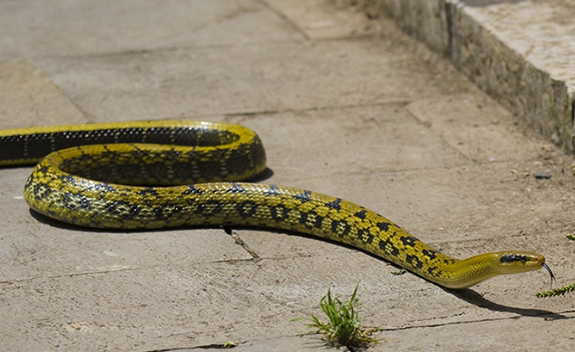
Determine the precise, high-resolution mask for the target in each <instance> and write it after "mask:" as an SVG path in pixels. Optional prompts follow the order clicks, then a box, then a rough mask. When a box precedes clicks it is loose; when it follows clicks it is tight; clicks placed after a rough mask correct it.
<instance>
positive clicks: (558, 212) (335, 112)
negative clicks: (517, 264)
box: [0, 0, 575, 351]
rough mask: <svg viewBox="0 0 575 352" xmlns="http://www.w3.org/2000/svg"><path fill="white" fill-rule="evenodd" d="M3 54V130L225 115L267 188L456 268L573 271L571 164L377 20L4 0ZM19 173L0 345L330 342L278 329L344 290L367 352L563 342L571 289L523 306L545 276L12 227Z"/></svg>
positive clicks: (342, 11) (325, 4) (310, 7)
mask: <svg viewBox="0 0 575 352" xmlns="http://www.w3.org/2000/svg"><path fill="white" fill-rule="evenodd" d="M0 48H1V50H0V126H1V127H2V128H11V127H25V126H39V125H45V124H67V123H79V122H103V121H125V120H138V119H173V118H187V119H198V120H210V121H227V122H234V123H240V124H243V125H246V126H247V127H250V128H252V129H254V130H256V131H257V132H258V133H259V135H260V136H261V138H262V140H263V142H264V145H265V146H266V149H267V153H268V166H269V167H270V168H271V169H272V170H273V176H272V177H271V178H270V179H268V180H266V182H273V183H277V184H285V185H290V186H296V187H302V188H306V189H311V190H315V191H319V192H322V193H327V194H331V195H336V196H339V197H342V198H345V199H348V200H350V201H354V202H356V203H359V204H361V205H364V206H366V207H368V208H370V209H373V210H376V211H377V212H379V213H381V214H384V215H385V216H387V217H389V218H390V219H392V220H393V221H395V222H397V223H398V224H399V225H401V226H402V227H404V228H406V229H407V230H408V231H410V232H412V233H413V234H414V235H415V236H417V237H419V238H421V239H422V240H424V241H426V242H428V243H430V244H431V245H433V246H435V247H437V248H438V249H440V250H441V251H444V252H446V253H448V254H450V255H453V256H455V257H461V258H463V257H467V256H471V255H474V254H479V253H482V252H486V251H493V250H501V249H506V248H522V249H526V250H533V251H537V252H540V253H542V254H544V255H545V256H546V257H547V260H548V263H549V264H550V265H551V266H552V268H553V270H554V271H555V274H556V276H557V278H558V283H557V285H562V284H567V283H570V282H573V281H574V277H575V275H574V274H573V270H572V265H571V262H572V258H573V255H574V249H575V246H574V245H573V244H570V243H568V242H567V241H566V240H565V239H564V238H563V236H562V235H563V233H567V232H572V231H574V228H575V225H573V210H572V209H573V206H574V204H575V187H574V186H573V168H572V157H571V156H570V155H567V154H564V152H563V151H562V150H561V149H558V148H556V147H555V146H554V145H553V144H552V142H551V141H550V140H549V139H545V138H543V137H541V136H540V135H539V134H538V133H537V132H535V131H534V130H533V129H531V128H530V127H529V126H527V125H526V124H525V123H524V122H522V119H521V118H520V116H519V118H518V116H514V112H511V111H509V110H507V108H509V107H507V108H506V107H504V106H502V105H500V104H499V103H498V102H497V101H496V100H494V99H493V98H491V97H489V96H488V95H487V94H486V93H484V92H483V91H482V90H480V89H479V88H477V87H476V86H475V85H474V84H473V83H472V82H471V81H470V80H469V79H468V78H466V76H464V75H463V74H462V73H460V72H459V71H457V70H456V69H455V68H454V67H453V66H452V64H451V63H450V62H449V61H448V60H446V59H444V58H443V56H442V55H438V54H436V53H434V52H433V51H430V50H429V49H427V47H426V46H425V45H424V44H422V43H420V42H417V41H415V40H414V39H411V38H410V37H409V36H407V35H406V34H404V33H403V32H401V30H399V29H398V28H397V27H396V25H395V23H393V22H391V21H390V20H388V19H385V18H376V19H371V20H370V19H368V18H367V17H366V16H365V13H364V10H363V9H360V8H354V7H348V6H344V5H343V4H337V3H334V2H331V1H324V0H306V1H304V0H297V1H294V0H266V1H263V0H262V1H256V0H235V1H231V0H216V1H214V0H212V1H200V0H189V1H171V0H170V1H162V2H157V1H152V0H139V1H133V0H132V1H130V0H122V1H99V2H91V1H82V0H70V1H54V2H45V1H38V0H19V1H10V0H7V1H0ZM30 172H31V168H30V167H23V168H9V169H1V170H0V179H1V180H2V182H1V183H0V204H1V205H2V209H4V211H3V212H2V214H0V223H1V224H2V228H1V229H0V322H2V323H1V325H0V341H1V343H2V350H5V351H23V350H29V351H60V350H62V351H172V350H174V351H182V350H192V349H197V348H203V349H207V350H210V349H214V350H215V349H217V346H222V345H223V344H224V342H226V341H233V342H234V343H237V344H238V347H236V348H235V350H237V351H305V350H328V349H329V348H328V347H326V346H324V344H323V342H322V340H321V339H320V337H318V336H313V335H312V336H308V337H305V338H300V337H299V336H298V335H299V334H300V333H302V332H303V331H305V330H304V328H303V324H302V323H301V322H299V323H298V322H295V323H294V322H290V320H291V319H293V318H297V317H306V316H309V315H310V314H315V315H318V316H320V315H321V312H320V310H319V307H318V303H319V300H320V298H321V297H322V296H323V295H324V294H325V292H326V291H327V287H328V285H329V284H332V287H333V289H332V290H333V291H334V292H335V293H337V294H339V295H342V296H344V297H345V296H347V295H349V294H351V292H352V291H353V288H354V287H355V285H356V284H357V283H358V282H359V283H360V285H359V290H358V295H359V298H360V300H361V301H362V302H363V303H364V307H363V310H362V316H363V318H364V324H366V325H370V326H381V327H383V329H384V331H382V332H380V333H378V334H377V335H376V337H378V338H382V339H384V340H383V341H382V343H381V344H378V345H374V346H372V348H371V349H372V350H374V351H378V350H381V351H383V350H394V351H403V350H409V351H417V350H429V349H433V350H438V349H441V350H444V351H462V350H465V351H471V350H482V351H500V350H506V351H514V350H517V351H524V350H540V351H546V350H559V349H561V348H563V349H567V350H568V349H569V348H572V347H573V346H575V342H573V336H574V328H573V324H572V321H571V319H572V318H573V316H574V312H575V310H574V303H573V299H571V297H570V296H569V297H566V298H558V299H545V300H542V299H537V298H535V296H534V293H535V292H537V291H541V290H547V289H548V288H549V278H548V276H547V274H546V273H545V272H543V271H539V272H533V273H528V274H523V275H517V276H509V277H501V278H496V279H492V280H490V281H487V282H485V283H482V284H479V285H477V286H475V287H473V288H472V289H470V290H465V291H462V292H453V291H446V290H443V289H441V288H439V287H437V286H434V285H432V284H430V283H428V282H426V281H424V280H422V279H420V278H418V277H416V276H414V275H411V274H406V275H402V276H394V275H392V274H391V273H392V272H394V271H396V270H397V268H395V267H393V266H391V265H389V264H387V263H386V262H383V261H381V260H379V259H377V258H373V257H371V256H368V255H366V254H364V253H361V252H359V251H356V250H353V249H350V248H345V247H341V246H337V245H334V244H332V243H327V242H322V241H318V240H314V239H311V238H304V237H299V236H293V235H286V234H281V233H272V232H265V231H246V230H241V231H240V230H238V231H234V236H229V235H227V234H226V233H225V232H224V231H223V230H220V229H212V230H188V229H181V230H174V231H159V232H158V231H156V232H138V233H118V232H111V233H110V232H103V231H86V230H84V229H79V228H73V227H68V226H63V225H59V224H56V223H54V222H51V221H47V220H46V219H43V218H39V217H34V216H32V215H31V213H30V211H29V209H28V206H27V205H26V203H25V202H24V200H23V198H22V191H21V190H22V186H23V184H24V182H25V180H26V178H27V176H28V174H29V173H30ZM535 172H547V173H549V174H551V175H552V178H551V179H548V180H538V179H535V178H534V177H533V174H534V173H535ZM343 350H345V349H343Z"/></svg>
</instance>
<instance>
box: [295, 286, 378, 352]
mask: <svg viewBox="0 0 575 352" xmlns="http://www.w3.org/2000/svg"><path fill="white" fill-rule="evenodd" d="M358 287H359V284H358V285H357V286H356V287H355V290H353V294H352V295H351V298H350V299H349V301H342V300H341V299H340V298H339V297H338V296H333V297H332V295H331V285H330V287H329V288H328V289H327V294H326V295H325V296H323V297H322V299H321V300H320V302H319V306H320V307H321V309H322V310H323V312H324V313H325V315H327V318H328V319H329V322H325V323H324V322H323V321H322V320H320V319H319V318H318V317H316V316H315V315H312V316H311V318H304V319H307V320H310V321H311V323H309V324H306V327H308V328H310V329H313V330H311V331H309V332H307V333H305V334H303V335H302V336H305V335H309V334H313V333H320V334H323V335H324V336H325V337H326V339H327V341H328V342H329V343H336V344H339V345H342V346H347V347H365V346H367V345H368V344H370V343H378V342H379V340H377V339H374V338H372V337H371V334H372V333H373V332H374V331H380V330H381V329H379V328H364V327H362V326H361V319H360V318H359V310H360V309H361V307H362V304H361V303H360V302H359V299H358V298H357V288H358ZM295 320H302V319H294V320H292V321H295Z"/></svg>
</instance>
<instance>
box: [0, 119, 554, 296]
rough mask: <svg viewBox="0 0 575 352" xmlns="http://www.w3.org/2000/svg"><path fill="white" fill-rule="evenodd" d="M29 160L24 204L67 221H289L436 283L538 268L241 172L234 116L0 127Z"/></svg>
mask: <svg viewBox="0 0 575 352" xmlns="http://www.w3.org/2000/svg"><path fill="white" fill-rule="evenodd" d="M48 153H50V154H49V155H47V156H46V154H48ZM31 163H38V164H37V165H36V167H35V169H34V171H33V173H32V175H31V176H30V177H29V179H28V181H27V182H26V185H25V189H24V196H25V199H26V201H27V202H28V204H29V205H30V207H31V208H32V209H34V210H35V211H37V212H39V213H41V214H44V215H46V216H49V217H51V218H53V219H57V220H60V221H63V222H66V223H70V224H74V225H79V226H86V227H93V228H105V229H127V230H129V229H156V228H166V227H181V226H227V227H234V226H238V227H240V226H241V227H257V228H267V229H277V230H285V231H291V232H295V233H301V234H307V235H311V236H317V237H320V238H324V239H328V240H331V241H335V242H340V243H344V244H346V245H350V246H353V247H356V248H358V249H361V250H364V251H366V252H369V253H372V254H374V255H376V256H378V257H381V258H383V259H385V260H387V261H390V262H392V263H395V264H397V265H399V266H401V267H403V268H405V269H407V270H409V271H411V272H413V273H415V274H417V275H419V276H421V277H423V278H425V279H427V280H429V281H431V282H434V283H436V284H438V285H441V286H444V287H447V288H465V287H469V286H472V285H475V284H477V283H479V282H481V281H483V280H486V279H488V278H490V277H493V276H495V275H501V274H510V273H519V272H526V271H531V270H537V269H540V268H541V267H545V268H547V269H548V267H547V266H546V265H545V258H544V257H543V256H542V255H539V254H536V253H532V252H525V251H503V252H495V253H487V254H480V255H477V256H474V257H471V258H468V259H465V260H458V259H454V258H451V257H449V256H447V255H445V254H442V253H440V252H438V251H437V250H435V249H433V248H431V247H430V246H428V245H427V244H425V243H423V242H422V241H420V240H418V239H417V238H415V237H414V236H412V235H411V234H409V233H408V232H407V231H405V230H404V229H402V228H400V227H399V226H397V225H396V224H394V223H393V222H391V221H390V220H388V219H387V218H385V217H383V216H382V215H379V214H377V213H376V212H373V211H371V210H369V209H366V208H364V207H362V206H359V205H357V204H354V203H351V202H348V201H346V200H343V199H341V198H337V197H332V196H328V195H324V194H320V193H316V192H311V191H308V190H303V189H299V188H292V187H284V186H279V185H272V184H259V183H247V182H240V181H242V180H250V179H253V178H254V177H256V176H257V175H258V174H260V173H261V172H262V171H263V170H264V169H265V168H266V156H265V151H264V149H263V145H262V142H261V140H260V139H259V137H258V136H257V135H256V134H255V133H254V132H253V131H251V130H249V129H247V128H244V127H242V126H238V125H232V124H225V123H208V122H193V121H147V122H122V123H108V124H84V125H68V126H50V127H34V128H23V129H12V130H3V131H0V166H1V165H5V166H6V165H25V164H31ZM206 182H209V183H206Z"/></svg>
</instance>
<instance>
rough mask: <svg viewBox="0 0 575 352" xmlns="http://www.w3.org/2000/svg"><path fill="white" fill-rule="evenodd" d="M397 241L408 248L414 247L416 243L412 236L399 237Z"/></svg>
mask: <svg viewBox="0 0 575 352" xmlns="http://www.w3.org/2000/svg"><path fill="white" fill-rule="evenodd" d="M399 240H400V241H401V242H402V243H403V244H404V245H405V246H408V247H415V243H416V242H417V239H416V238H415V237H412V236H401V237H400V238H399Z"/></svg>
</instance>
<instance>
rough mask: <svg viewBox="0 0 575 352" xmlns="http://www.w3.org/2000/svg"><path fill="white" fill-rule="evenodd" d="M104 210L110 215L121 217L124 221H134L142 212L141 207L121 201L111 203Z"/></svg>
mask: <svg viewBox="0 0 575 352" xmlns="http://www.w3.org/2000/svg"><path fill="white" fill-rule="evenodd" d="M104 209H105V210H106V212H107V213H109V214H114V215H120V217H121V218H122V219H132V218H133V217H134V216H135V215H136V214H138V213H139V212H140V206H139V205H137V204H130V203H127V202H120V201H116V202H112V203H109V204H107V205H106V207H105V208H104Z"/></svg>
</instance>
